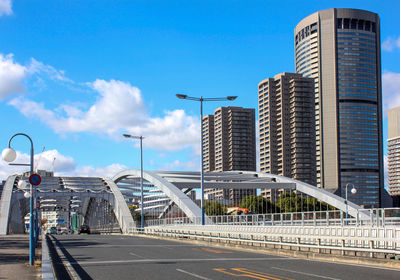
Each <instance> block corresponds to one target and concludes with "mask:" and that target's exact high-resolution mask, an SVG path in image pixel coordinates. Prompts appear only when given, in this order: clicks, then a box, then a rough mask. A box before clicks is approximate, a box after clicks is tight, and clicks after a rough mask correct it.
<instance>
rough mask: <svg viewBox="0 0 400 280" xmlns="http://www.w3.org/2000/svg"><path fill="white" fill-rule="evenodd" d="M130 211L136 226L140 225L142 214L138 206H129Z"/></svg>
mask: <svg viewBox="0 0 400 280" xmlns="http://www.w3.org/2000/svg"><path fill="white" fill-rule="evenodd" d="M128 207H129V210H130V211H131V215H132V218H133V220H134V221H135V222H136V224H139V223H140V222H141V221H140V219H141V217H142V216H141V214H140V212H139V211H137V209H138V207H137V206H136V205H129V206H128Z"/></svg>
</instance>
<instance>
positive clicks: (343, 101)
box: [294, 9, 383, 207]
mask: <svg viewBox="0 0 400 280" xmlns="http://www.w3.org/2000/svg"><path fill="white" fill-rule="evenodd" d="M294 39H295V63H296V72H297V73H301V74H303V75H304V76H306V77H311V78H314V81H315V108H316V113H315V127H316V160H317V185H318V186H319V187H322V188H325V189H327V190H329V191H331V192H334V193H336V194H338V195H341V196H343V197H344V196H345V193H344V192H345V186H346V184H348V183H351V184H353V185H354V186H355V187H356V188H357V194H355V195H353V194H349V199H350V200H351V201H353V202H355V203H357V204H360V205H364V206H365V207H379V206H380V203H381V196H380V192H381V190H383V151H382V147H383V145H382V109H381V108H382V92H381V56H380V52H381V51H380V22H379V16H378V15H377V14H376V13H372V12H368V11H364V10H357V9H328V10H323V11H318V12H316V13H314V14H312V15H310V16H308V17H306V18H304V19H303V20H302V21H301V22H300V23H299V24H298V25H297V26H296V28H295V32H294Z"/></svg>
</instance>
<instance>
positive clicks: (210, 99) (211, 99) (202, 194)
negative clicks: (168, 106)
mask: <svg viewBox="0 0 400 280" xmlns="http://www.w3.org/2000/svg"><path fill="white" fill-rule="evenodd" d="M176 97H178V98H179V99H187V100H193V101H200V124H201V127H200V131H201V132H200V144H201V146H200V153H201V156H200V164H201V169H200V192H201V224H202V225H203V226H204V225H205V214H204V163H203V101H233V100H235V99H236V98H237V96H226V97H211V98H204V97H203V96H201V97H200V98H199V97H191V96H187V95H186V94H176Z"/></svg>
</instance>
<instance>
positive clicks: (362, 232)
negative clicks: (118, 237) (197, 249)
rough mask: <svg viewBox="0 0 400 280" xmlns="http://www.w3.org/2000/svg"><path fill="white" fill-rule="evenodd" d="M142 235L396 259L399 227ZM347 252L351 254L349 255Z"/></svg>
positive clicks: (155, 230) (159, 229)
mask: <svg viewBox="0 0 400 280" xmlns="http://www.w3.org/2000/svg"><path fill="white" fill-rule="evenodd" d="M141 233H143V234H150V235H158V236H163V237H172V238H187V239H195V240H205V241H210V242H218V243H221V242H224V243H232V244H239V245H248V246H256V247H262V246H264V247H267V246H269V247H271V246H272V247H273V248H275V249H288V250H297V251H304V250H306V251H313V252H318V253H327V254H334V253H335V252H339V254H341V255H352V256H363V257H365V256H369V257H377V255H378V254H380V255H383V256H385V257H389V256H392V257H393V258H394V257H396V256H400V227H398V226H387V227H372V226H354V225H348V226H346V227H343V226H329V227H328V226H313V227H304V226H278V225H277V226H270V227H265V226H236V225H206V226H201V225H193V224H192V225H180V226H153V227H148V228H145V229H144V230H143V231H141ZM350 252H351V253H350Z"/></svg>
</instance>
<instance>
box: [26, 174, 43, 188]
mask: <svg viewBox="0 0 400 280" xmlns="http://www.w3.org/2000/svg"><path fill="white" fill-rule="evenodd" d="M41 182H42V178H41V177H40V175H39V174H36V173H35V174H32V175H31V176H29V183H31V185H32V186H38V185H40V183H41Z"/></svg>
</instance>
